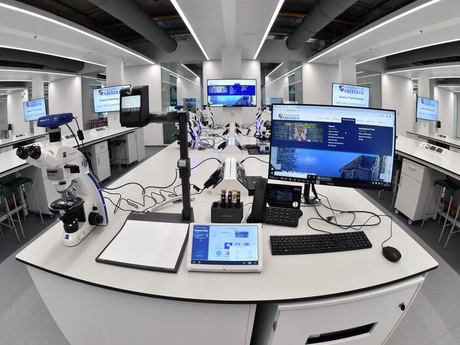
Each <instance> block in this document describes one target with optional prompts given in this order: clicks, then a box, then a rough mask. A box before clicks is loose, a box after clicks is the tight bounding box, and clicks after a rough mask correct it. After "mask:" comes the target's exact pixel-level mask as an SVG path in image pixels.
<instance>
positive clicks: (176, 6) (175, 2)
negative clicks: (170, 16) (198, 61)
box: [171, 0, 209, 60]
mask: <svg viewBox="0 0 460 345" xmlns="http://www.w3.org/2000/svg"><path fill="white" fill-rule="evenodd" d="M171 3H172V4H173V6H174V8H175V9H176V11H177V12H178V13H179V15H180V17H181V18H182V20H183V21H184V23H185V25H186V26H187V28H188V29H189V31H190V33H191V34H192V36H193V38H194V39H195V41H196V44H198V47H200V49H201V52H202V53H203V55H204V57H205V58H206V60H209V57H208V54H206V51H205V50H204V48H203V45H202V44H201V42H200V40H199V39H198V36H197V35H196V33H195V30H193V28H192V25H191V24H190V22H189V21H188V19H187V17H186V16H185V14H184V11H182V9H181V8H180V6H179V4H178V3H177V0H171Z"/></svg>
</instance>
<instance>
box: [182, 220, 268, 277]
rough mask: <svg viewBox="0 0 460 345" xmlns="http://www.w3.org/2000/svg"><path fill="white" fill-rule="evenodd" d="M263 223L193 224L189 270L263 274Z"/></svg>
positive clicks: (189, 243) (189, 245)
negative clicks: (261, 272)
mask: <svg viewBox="0 0 460 345" xmlns="http://www.w3.org/2000/svg"><path fill="white" fill-rule="evenodd" d="M262 252H263V251H262V233H261V224H256V223H254V224H222V223H216V224H211V223H209V224H204V223H203V224H198V223H192V224H190V230H189V241H188V251H187V268H188V269H189V271H212V272H260V271H261V270H262Z"/></svg>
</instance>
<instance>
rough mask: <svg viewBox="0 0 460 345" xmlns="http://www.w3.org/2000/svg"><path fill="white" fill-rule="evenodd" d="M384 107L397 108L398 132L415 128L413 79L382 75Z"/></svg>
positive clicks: (404, 132)
mask: <svg viewBox="0 0 460 345" xmlns="http://www.w3.org/2000/svg"><path fill="white" fill-rule="evenodd" d="M382 90H383V92H382V108H384V109H394V110H396V133H397V134H398V135H404V136H406V131H412V130H414V129H415V128H414V124H415V108H414V107H415V102H414V93H413V85H412V80H410V79H406V78H400V77H396V76H392V75H387V74H384V75H382Z"/></svg>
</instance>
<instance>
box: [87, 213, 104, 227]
mask: <svg viewBox="0 0 460 345" xmlns="http://www.w3.org/2000/svg"><path fill="white" fill-rule="evenodd" d="M88 222H89V223H90V224H91V225H99V224H102V222H104V217H102V216H101V215H100V214H99V213H97V212H91V213H90V214H89V216H88Z"/></svg>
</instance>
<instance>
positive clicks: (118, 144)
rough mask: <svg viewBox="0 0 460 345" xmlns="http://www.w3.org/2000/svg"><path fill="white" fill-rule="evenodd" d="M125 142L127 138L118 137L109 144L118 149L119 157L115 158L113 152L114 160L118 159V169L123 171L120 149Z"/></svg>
mask: <svg viewBox="0 0 460 345" xmlns="http://www.w3.org/2000/svg"><path fill="white" fill-rule="evenodd" d="M124 143H125V140H124V139H116V140H111V141H110V143H109V146H110V148H111V149H112V148H114V149H115V150H116V153H117V157H116V158H117V159H116V160H115V157H113V153H112V161H118V171H120V172H121V159H120V157H121V155H120V149H121V145H122V144H124Z"/></svg>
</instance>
